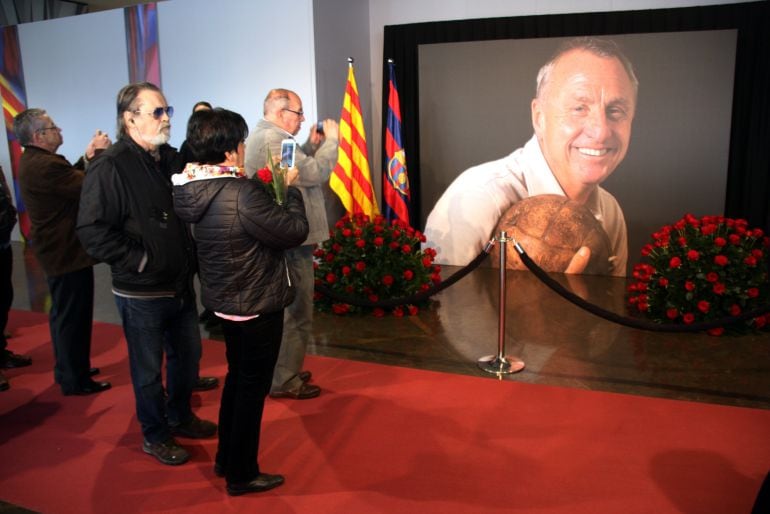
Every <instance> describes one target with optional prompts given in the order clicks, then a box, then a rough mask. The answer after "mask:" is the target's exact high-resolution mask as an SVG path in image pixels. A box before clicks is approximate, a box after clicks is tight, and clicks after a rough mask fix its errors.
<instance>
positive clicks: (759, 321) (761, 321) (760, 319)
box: [754, 316, 767, 328]
mask: <svg viewBox="0 0 770 514" xmlns="http://www.w3.org/2000/svg"><path fill="white" fill-rule="evenodd" d="M765 324H767V319H766V318H765V316H757V317H756V318H754V326H756V327H757V328H762V327H764V326H765Z"/></svg>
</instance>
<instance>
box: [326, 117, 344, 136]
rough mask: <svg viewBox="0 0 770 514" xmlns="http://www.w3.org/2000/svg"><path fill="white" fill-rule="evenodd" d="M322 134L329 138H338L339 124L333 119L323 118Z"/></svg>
mask: <svg viewBox="0 0 770 514" xmlns="http://www.w3.org/2000/svg"><path fill="white" fill-rule="evenodd" d="M324 136H326V137H328V138H331V139H335V140H337V139H339V138H340V126H339V124H338V123H337V122H336V121H334V120H331V119H329V120H324Z"/></svg>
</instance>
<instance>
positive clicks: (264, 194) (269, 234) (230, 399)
mask: <svg viewBox="0 0 770 514" xmlns="http://www.w3.org/2000/svg"><path fill="white" fill-rule="evenodd" d="M247 133H248V128H247V125H246V122H245V121H244V119H243V118H242V117H241V116H240V115H239V114H236V113H234V112H230V111H226V110H224V109H214V110H211V111H200V112H197V113H195V114H193V116H192V117H191V118H190V121H189V123H188V126H187V143H188V145H189V148H190V151H191V152H192V153H193V155H194V156H195V159H196V160H197V162H196V163H190V164H188V165H187V167H186V168H185V169H184V171H183V172H182V173H179V174H177V175H174V176H173V177H172V180H173V183H174V208H175V209H176V211H177V213H178V215H179V217H180V218H182V219H183V220H184V221H185V222H187V223H194V224H195V241H196V245H197V252H198V260H199V265H200V280H201V300H202V302H203V305H204V307H206V308H207V309H209V310H211V311H212V312H214V313H215V314H216V315H217V316H218V317H219V318H221V323H222V330H223V333H224V336H225V345H226V356H227V377H226V378H225V386H224V389H223V391H222V401H221V405H220V410H219V445H218V447H217V454H216V463H215V465H214V472H215V473H216V474H217V475H218V476H224V477H225V478H226V480H227V492H228V493H229V494H230V495H232V496H236V495H241V494H245V493H252V492H260V491H266V490H268V489H272V488H274V487H277V486H279V485H281V484H282V483H283V481H284V479H283V477H282V476H281V475H271V474H267V473H263V472H262V470H261V469H260V467H259V463H258V459H257V454H258V450H259V438H260V425H261V422H262V411H263V409H264V404H265V397H266V396H267V394H268V392H269V390H270V384H271V383H272V380H273V369H274V367H275V362H276V360H277V358H278V351H279V349H280V346H281V337H282V335H283V311H284V308H285V307H286V306H287V305H288V304H289V303H291V301H292V300H293V299H294V294H295V292H294V286H293V284H292V278H291V274H290V272H289V268H288V266H287V265H286V260H285V258H284V250H287V249H289V248H293V247H296V246H299V245H300V244H301V243H302V242H303V241H304V240H305V238H306V237H307V233H308V222H307V218H306V217H305V208H304V203H303V201H302V195H301V194H300V192H299V190H298V189H296V188H294V187H289V188H288V191H287V195H286V202H285V203H284V204H283V205H278V204H277V203H276V202H275V201H274V199H273V198H272V196H271V195H270V193H269V192H268V191H267V189H266V188H264V187H262V185H261V184H259V183H258V182H257V181H253V180H249V179H247V178H245V175H244V173H243V168H242V165H243V155H244V152H243V141H244V140H245V138H246V135H247ZM296 177H297V170H296V169H293V171H290V172H289V173H288V174H287V177H286V182H287V184H291V183H292V182H293V181H294V180H295V179H296Z"/></svg>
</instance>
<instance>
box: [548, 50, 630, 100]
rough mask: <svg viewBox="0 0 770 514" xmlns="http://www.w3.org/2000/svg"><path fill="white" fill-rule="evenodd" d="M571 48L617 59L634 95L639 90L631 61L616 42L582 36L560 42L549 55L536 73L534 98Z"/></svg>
mask: <svg viewBox="0 0 770 514" xmlns="http://www.w3.org/2000/svg"><path fill="white" fill-rule="evenodd" d="M572 50H584V51H586V52H589V53H592V54H594V55H596V56H597V57H604V58H606V59H617V60H618V61H620V64H622V65H623V69H625V70H626V74H627V75H628V78H629V80H631V85H632V86H633V88H634V95H636V94H637V92H638V91H639V80H638V79H637V78H636V74H635V73H634V67H633V65H632V64H631V61H629V60H628V57H626V56H625V54H624V53H623V51H622V50H621V49H620V47H619V46H618V44H617V43H615V42H614V41H612V40H609V39H600V38H596V37H588V36H584V37H577V38H573V39H570V40H568V41H565V42H564V43H562V44H561V46H559V48H558V49H557V50H556V53H554V54H553V56H552V57H551V60H550V61H548V62H547V63H545V64H544V65H543V67H542V68H540V71H539V72H538V73H537V89H536V90H535V91H536V92H535V97H536V98H540V95H542V94H543V91H544V90H545V87H546V86H547V85H548V82H549V80H550V78H551V72H552V71H553V68H554V66H555V65H556V62H557V61H558V60H559V59H560V58H561V57H562V56H563V55H564V54H566V53H567V52H571V51H572Z"/></svg>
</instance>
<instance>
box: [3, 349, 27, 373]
mask: <svg viewBox="0 0 770 514" xmlns="http://www.w3.org/2000/svg"><path fill="white" fill-rule="evenodd" d="M4 351H5V355H4V356H3V357H2V363H3V366H2V367H3V368H6V369H12V368H23V367H24V366H29V365H30V364H32V359H31V358H30V357H28V356H26V355H19V354H18V353H13V352H12V351H10V350H4Z"/></svg>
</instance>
